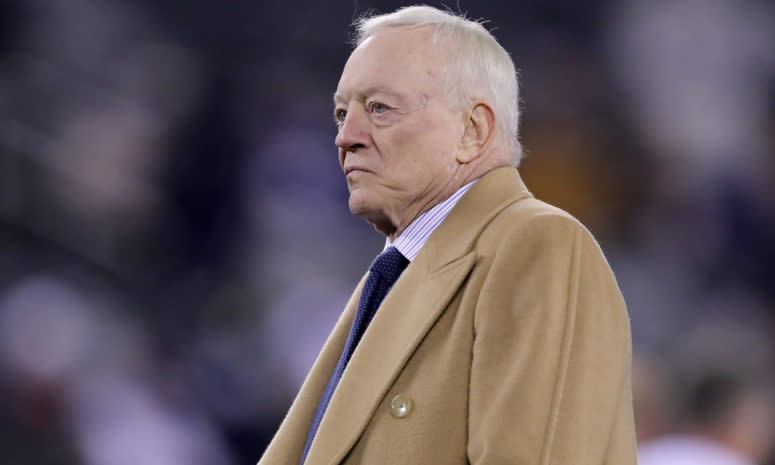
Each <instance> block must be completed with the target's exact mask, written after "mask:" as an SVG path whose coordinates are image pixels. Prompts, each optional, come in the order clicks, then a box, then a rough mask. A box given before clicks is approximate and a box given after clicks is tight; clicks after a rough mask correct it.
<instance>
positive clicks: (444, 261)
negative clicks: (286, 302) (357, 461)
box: [259, 167, 531, 465]
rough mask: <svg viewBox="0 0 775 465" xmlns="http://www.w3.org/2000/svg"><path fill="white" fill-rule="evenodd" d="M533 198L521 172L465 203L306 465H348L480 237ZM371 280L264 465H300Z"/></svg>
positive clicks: (404, 286) (390, 299) (413, 270)
mask: <svg viewBox="0 0 775 465" xmlns="http://www.w3.org/2000/svg"><path fill="white" fill-rule="evenodd" d="M530 196H531V194H530V193H529V192H528V190H527V188H526V187H525V185H524V183H523V182H522V180H521V179H520V177H519V174H518V173H517V171H516V169H514V168H511V167H507V168H498V169H495V170H493V171H490V172H489V173H487V174H486V175H484V176H483V177H482V178H481V179H480V180H479V182H477V183H476V184H475V185H474V186H473V187H472V188H471V189H470V190H469V191H468V192H467V193H466V194H465V195H464V196H463V198H461V199H460V201H459V202H458V204H457V205H456V206H455V208H454V209H453V210H452V212H450V214H449V216H448V217H447V218H446V219H445V220H444V222H443V223H442V224H441V225H439V227H438V228H437V229H436V231H434V232H433V234H432V235H431V237H430V239H429V240H428V242H427V243H426V244H425V246H424V247H423V249H422V250H421V251H420V254H419V255H418V256H417V258H416V259H415V261H413V262H412V263H411V264H410V265H409V267H407V269H406V270H405V271H404V273H403V274H402V275H401V277H400V278H399V280H398V281H397V282H396V284H395V285H394V286H393V288H392V290H391V291H390V293H389V294H388V295H387V297H386V298H385V300H384V301H383V302H382V305H381V306H380V309H379V311H378V312H377V313H376V315H375V316H374V319H373V320H372V322H371V324H370V325H369V327H368V329H367V330H366V333H365V334H364V335H363V338H362V339H361V341H360V343H359V344H358V347H357V348H356V350H355V352H354V353H353V356H352V359H351V360H350V362H349V364H348V366H347V368H346V369H345V371H344V373H343V375H342V378H341V379H340V381H339V385H338V387H337V389H336V391H335V392H334V395H333V397H332V399H331V402H330V403H329V405H328V408H327V410H326V414H325V416H324V417H323V421H322V422H321V424H320V426H319V428H318V431H317V434H316V436H315V440H314V441H313V443H312V446H311V448H310V451H309V453H308V455H307V460H306V464H308V465H335V464H338V463H339V462H341V461H342V460H343V459H344V457H345V456H346V455H347V453H348V452H349V451H350V449H351V448H352V447H353V445H354V444H355V443H356V441H357V440H358V438H359V437H360V435H361V434H362V433H363V430H364V429H365V428H366V426H367V424H368V423H369V421H370V420H371V418H372V416H373V415H374V412H375V410H376V409H377V407H378V406H379V404H380V402H381V401H382V398H383V397H384V396H385V394H386V393H387V392H388V390H389V389H390V386H391V385H392V384H393V382H394V381H395V379H396V378H397V377H398V374H399V373H400V372H401V370H402V369H403V366H404V365H405V364H406V362H407V360H408V359H409V357H410V356H411V355H412V353H413V352H414V351H415V349H416V348H417V346H418V345H419V344H420V341H421V340H422V339H423V337H424V336H425V334H426V333H427V332H428V330H430V328H431V326H433V324H434V323H435V321H436V320H437V319H438V317H439V316H440V315H441V314H442V313H443V311H444V309H445V308H446V307H447V304H448V303H449V301H450V300H451V299H452V297H453V296H454V295H455V293H456V292H457V290H458V289H459V287H460V285H461V284H462V283H463V281H464V279H465V277H466V276H467V275H468V273H469V272H470V271H471V268H473V266H474V263H475V262H476V253H475V252H474V251H473V243H474V241H475V240H476V238H477V237H478V235H479V233H480V232H481V231H482V229H484V227H485V226H486V225H487V224H489V222H490V221H491V220H492V218H493V217H494V216H495V215H497V214H498V213H499V212H500V211H501V210H503V209H504V208H506V207H507V206H508V205H510V204H512V203H514V202H516V201H517V200H520V199H523V198H526V197H530ZM364 281H365V279H363V280H361V283H360V284H359V285H358V287H357V288H356V290H355V292H354V294H353V297H352V298H351V299H350V302H349V303H348V304H347V307H346V308H345V311H344V312H343V314H342V317H341V318H340V320H339V322H338V323H337V325H336V327H335V328H334V331H333V332H332V334H331V336H330V337H329V339H328V341H327V342H326V344H325V346H324V347H323V350H322V352H321V354H320V356H319V357H318V360H317V361H316V362H315V364H314V365H313V367H312V370H311V371H310V374H309V376H308V377H307V380H306V381H305V382H304V385H303V386H302V389H301V391H300V393H299V395H298V397H297V398H296V400H295V401H294V403H293V405H292V406H291V410H290V411H289V413H288V416H287V417H286V419H285V421H284V422H283V424H282V425H281V428H280V430H279V431H278V433H277V435H276V437H275V439H274V440H273V441H272V444H270V446H269V448H268V449H267V452H266V453H265V454H264V457H263V458H262V460H261V461H260V462H259V465H262V464H273V465H274V464H284V465H297V464H298V463H299V460H300V458H301V449H303V447H304V441H305V439H306V435H307V430H308V428H309V424H310V421H311V419H312V415H313V413H314V411H315V408H316V406H317V403H318V402H319V400H320V395H321V394H322V392H323V389H324V387H325V385H326V382H327V381H328V377H329V376H330V374H331V371H332V370H333V367H334V365H336V361H337V359H338V358H339V355H340V353H341V351H342V347H343V346H344V342H345V340H346V338H347V333H348V331H349V328H350V325H351V323H352V319H353V315H354V314H355V309H356V306H357V301H358V296H360V293H361V289H362V287H363V283H364Z"/></svg>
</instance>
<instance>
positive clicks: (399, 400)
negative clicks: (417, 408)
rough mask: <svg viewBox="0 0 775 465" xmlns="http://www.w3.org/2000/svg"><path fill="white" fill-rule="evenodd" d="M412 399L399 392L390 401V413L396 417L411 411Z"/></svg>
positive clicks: (403, 415) (401, 416) (402, 416)
mask: <svg viewBox="0 0 775 465" xmlns="http://www.w3.org/2000/svg"><path fill="white" fill-rule="evenodd" d="M413 405H414V401H413V400H412V399H410V398H409V397H406V396H405V395H402V394H399V395H397V396H395V397H393V400H391V401H390V414H391V415H393V416H394V417H396V418H404V417H405V416H407V415H409V412H411V411H412V406H413Z"/></svg>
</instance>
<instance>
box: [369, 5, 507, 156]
mask: <svg viewBox="0 0 775 465" xmlns="http://www.w3.org/2000/svg"><path fill="white" fill-rule="evenodd" d="M422 26H435V31H434V34H433V41H434V43H438V42H439V41H444V42H447V43H448V44H449V45H450V47H451V48H450V50H451V51H452V55H451V56H452V60H451V63H449V64H448V67H449V68H448V72H447V73H445V74H446V75H447V79H448V80H447V83H446V87H447V92H448V93H449V97H450V104H451V106H452V107H453V108H455V109H457V110H465V109H468V107H470V106H471V105H472V104H473V101H474V100H476V99H483V100H484V101H485V102H487V103H489V104H490V105H491V106H492V108H493V111H494V112H495V119H496V121H497V123H498V126H499V127H500V128H501V130H502V132H503V135H504V138H505V142H506V145H507V148H508V149H509V150H511V151H513V158H512V162H513V164H514V165H515V166H516V165H518V164H519V161H520V159H521V158H522V146H521V144H520V143H519V84H518V82H517V72H516V70H515V69H514V62H513V61H512V60H511V56H509V54H508V52H507V51H506V50H505V49H504V48H503V47H502V46H501V45H500V44H499V43H498V41H497V40H495V37H493V36H492V34H490V32H489V31H488V30H487V29H485V27H484V26H482V24H481V23H480V22H477V21H472V20H470V19H467V18H466V17H465V16H463V15H456V14H453V13H448V12H445V11H441V10H438V9H436V8H433V7H431V6H427V5H421V6H408V7H404V8H401V9H398V10H396V11H394V12H393V13H388V14H383V15H377V16H371V17H364V18H361V19H359V20H357V21H356V23H355V27H356V37H355V45H356V46H358V45H360V44H361V43H363V41H365V40H366V39H368V38H369V37H371V36H372V35H374V34H375V33H376V32H378V31H379V30H381V29H384V28H389V27H406V28H410V29H411V28H416V27H422Z"/></svg>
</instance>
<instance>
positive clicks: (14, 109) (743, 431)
mask: <svg viewBox="0 0 775 465" xmlns="http://www.w3.org/2000/svg"><path fill="white" fill-rule="evenodd" d="M432 4H434V5H435V6H441V5H440V4H438V2H432ZM399 6H402V4H400V3H398V2H395V1H377V0H371V1H357V2H341V3H340V4H331V3H330V2H312V1H301V2H295V3H294V2H280V1H267V2H256V1H241V0H240V1H233V2H206V1H198V0H197V1H192V0H188V1H185V2H184V1H182V0H154V1H152V0H142V1H141V0H135V1H128V0H69V1H68V2H56V1H51V0H0V463H3V464H5V463H8V464H11V463H13V464H25V465H48V464H57V465H123V464H127V465H129V464H131V465H135V464H138V463H142V464H146V465H184V464H185V465H200V464H201V465H236V464H245V463H254V462H255V461H256V460H257V459H258V458H259V456H260V455H261V453H262V451H263V450H264V448H265V446H266V444H267V443H268V441H269V439H271V436H272V434H273V433H274V431H275V430H276V427H277V425H278V424H279V421H280V420H281V419H282V417H283V415H284V413H285V411H286V409H287V407H288V406H289V405H290V402H291V400H292V397H293V396H294V395H295V393H296V391H297V389H298V387H299V386H300V384H301V382H302V381H303V377H304V376H305V374H306V373H307V370H308V369H309V367H310V366H311V364H312V361H313V360H314V358H315V356H316V355H317V351H318V350H319V349H320V347H321V346H322V343H323V340H324V338H325V337H326V335H327V334H328V333H329V331H330V329H331V328H332V327H333V325H334V323H335V321H336V318H337V316H338V314H339V312H340V310H341V309H342V307H343V305H344V303H345V301H346V299H347V298H348V297H349V295H350V293H351V292H352V289H353V287H354V286H355V283H356V282H357V281H358V279H359V278H360V276H361V275H362V273H364V272H365V270H366V268H367V266H368V264H369V263H370V261H371V260H372V258H373V257H374V255H375V254H376V253H377V252H378V251H380V250H381V246H382V243H383V241H384V238H383V237H381V236H380V235H379V234H378V233H377V232H376V231H374V230H373V229H372V228H371V227H370V226H369V225H368V224H366V223H365V222H362V221H361V220H359V219H358V218H354V217H352V216H351V215H350V213H349V211H348V208H347V189H346V185H345V182H344V178H343V175H342V173H341V171H340V168H339V166H338V163H337V159H336V155H335V154H336V152H335V150H334V145H333V138H334V135H335V126H334V124H333V122H332V117H331V95H332V93H333V91H334V89H335V88H336V84H337V81H338V77H339V73H340V72H341V68H342V66H343V64H344V62H345V60H346V59H347V56H348V55H349V52H350V46H349V45H348V41H349V40H350V39H351V29H350V28H349V27H348V25H349V24H350V23H351V22H352V20H353V19H354V18H356V17H357V16H358V15H361V14H363V13H365V12H367V11H371V10H373V11H377V12H387V11H391V10H393V9H395V8H397V7H399ZM455 9H459V10H462V11H466V12H467V13H468V16H469V17H472V18H487V19H490V22H488V23H487V26H488V28H490V29H492V30H493V31H494V34H495V36H496V37H497V38H498V40H499V41H500V42H501V43H502V44H503V45H504V47H505V48H506V49H507V50H509V51H510V52H511V54H512V57H513V58H514V61H515V63H516V65H517V67H518V69H519V70H520V73H521V83H522V89H523V93H522V95H523V101H524V104H523V108H524V115H525V117H524V121H523V125H522V140H523V143H524V145H525V148H526V152H527V154H528V155H527V158H526V159H525V160H524V162H523V164H522V167H521V172H522V174H523V177H524V178H525V180H526V182H527V184H528V186H529V187H530V188H531V190H532V191H533V192H534V193H535V194H536V196H537V197H539V198H541V199H543V200H546V201H548V202H550V203H553V204H555V205H558V206H560V207H562V208H565V209H567V210H569V211H570V212H571V213H573V214H574V215H576V216H577V217H578V218H579V219H580V220H581V221H582V222H583V223H584V224H585V225H587V227H588V228H589V229H590V230H591V231H592V232H593V233H594V234H595V235H596V237H597V238H598V239H599V241H600V243H601V246H602V248H603V250H604V251H605V253H606V255H607V257H608V258H609V261H610V262H611V266H612V268H613V269H614V272H615V274H616V276H617V278H618V281H619V284H620V286H621V288H622V292H623V294H624V297H625V300H626V301H627V304H628V309H629V312H630V317H631V322H632V330H633V341H634V373H633V374H634V375H633V389H634V393H635V411H636V423H637V431H638V439H639V443H640V446H641V447H640V450H641V461H642V463H644V464H646V465H670V464H679V463H680V464H689V463H703V464H716V463H718V464H733V463H734V464H748V463H750V464H756V465H775V454H774V453H773V452H774V449H773V445H774V444H775V397H774V396H775V384H773V377H772V373H773V371H775V338H773V337H772V335H773V334H775V319H774V317H775V280H773V278H772V273H771V270H770V268H769V267H770V266H772V264H773V263H775V183H773V180H775V4H773V2H772V1H770V0H737V1H731V0H587V1H584V2H580V1H573V0H552V1H546V0H524V1H519V2H511V1H506V0H494V1H488V2H467V3H465V2H458V5H456V6H455ZM310 303H313V304H310ZM692 454H705V455H692ZM714 454H715V455H714ZM671 457H672V458H671ZM675 457H684V459H683V460H684V461H683V462H681V461H680V460H681V459H679V458H675ZM687 457H688V458H687ZM692 457H695V458H694V459H692ZM696 457H706V458H705V459H702V461H697V460H699V459H696ZM725 458H726V459H728V461H723V460H725ZM714 460H715V461H714ZM734 460H737V461H734Z"/></svg>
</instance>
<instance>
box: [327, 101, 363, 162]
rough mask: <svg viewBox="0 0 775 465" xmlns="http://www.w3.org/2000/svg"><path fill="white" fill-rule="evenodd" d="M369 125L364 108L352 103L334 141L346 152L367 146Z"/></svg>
mask: <svg viewBox="0 0 775 465" xmlns="http://www.w3.org/2000/svg"><path fill="white" fill-rule="evenodd" d="M367 125H368V119H367V115H366V112H365V111H364V109H363V108H360V105H350V108H349V109H348V110H347V114H346V116H345V118H344V122H342V125H341V126H339V132H338V133H337V134H336V139H335V140H334V143H335V144H336V145H337V147H339V148H340V149H342V150H344V151H345V152H355V151H357V150H358V149H362V148H364V147H366V146H367V145H368V142H369V134H368V128H367Z"/></svg>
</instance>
